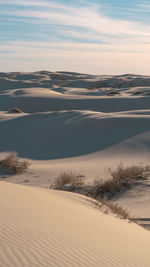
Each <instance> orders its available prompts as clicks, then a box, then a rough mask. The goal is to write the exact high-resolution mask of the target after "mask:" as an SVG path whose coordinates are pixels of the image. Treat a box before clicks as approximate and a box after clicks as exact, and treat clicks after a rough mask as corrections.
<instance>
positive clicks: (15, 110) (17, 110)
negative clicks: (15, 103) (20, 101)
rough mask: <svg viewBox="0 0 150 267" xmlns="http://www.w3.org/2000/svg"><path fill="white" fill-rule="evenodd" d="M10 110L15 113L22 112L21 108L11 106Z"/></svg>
mask: <svg viewBox="0 0 150 267" xmlns="http://www.w3.org/2000/svg"><path fill="white" fill-rule="evenodd" d="M11 112H15V113H22V110H21V109H19V108H12V109H11Z"/></svg>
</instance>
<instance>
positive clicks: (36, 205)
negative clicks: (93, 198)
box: [0, 182, 150, 267]
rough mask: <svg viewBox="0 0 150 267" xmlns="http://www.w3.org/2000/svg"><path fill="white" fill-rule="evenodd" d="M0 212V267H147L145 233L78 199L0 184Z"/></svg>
mask: <svg viewBox="0 0 150 267" xmlns="http://www.w3.org/2000/svg"><path fill="white" fill-rule="evenodd" d="M0 214H1V220H0V229H1V231H0V239H1V242H0V266H7V267H9V266H16V267H17V266H18V267H19V266H54V267H55V266H66V267H67V266H68V267H70V266H75V267H77V266H90V267H91V266H93V267H94V266H95V267H97V266H106V267H107V266H109V267H112V266H121V267H122V266H123V267H124V266H126V267H129V266H134V267H136V266H138V267H148V266H149V263H150V248H149V244H150V232H149V231H147V230H145V229H143V228H142V227H140V226H138V225H135V224H132V223H130V224H129V223H128V222H126V221H123V220H120V219H117V218H114V217H113V216H112V215H111V214H104V213H103V212H102V211H100V210H98V209H96V208H95V207H94V206H93V205H92V203H91V202H90V199H88V198H86V197H83V196H81V195H75V194H73V193H66V192H60V191H59V192H57V191H49V190H44V189H37V188H32V187H25V186H22V185H15V184H10V183H5V182H1V184H0Z"/></svg>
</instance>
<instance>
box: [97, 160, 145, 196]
mask: <svg viewBox="0 0 150 267" xmlns="http://www.w3.org/2000/svg"><path fill="white" fill-rule="evenodd" d="M149 172H150V167H149V166H145V167H143V166H136V165H135V166H130V167H123V166H122V165H121V164H120V165H119V166H118V168H117V169H116V170H115V171H112V170H111V169H109V174H110V176H111V179H109V180H107V181H104V180H101V179H99V180H95V181H94V186H93V194H94V195H95V197H98V196H100V197H104V196H107V197H109V198H110V197H112V196H113V195H114V194H115V193H116V192H120V191H121V189H122V188H130V187H131V185H132V183H133V182H134V181H137V180H139V179H146V178H147V176H148V175H149Z"/></svg>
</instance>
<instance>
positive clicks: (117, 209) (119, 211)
mask: <svg viewBox="0 0 150 267" xmlns="http://www.w3.org/2000/svg"><path fill="white" fill-rule="evenodd" d="M100 202H101V203H102V205H104V206H106V207H108V208H109V209H110V211H112V212H113V213H114V214H116V215H117V217H120V218H121V219H128V220H130V221H134V219H132V218H131V216H130V214H129V212H128V211H127V210H125V209H124V208H122V207H121V206H119V205H118V204H116V203H112V202H108V201H107V198H104V199H101V200H100Z"/></svg>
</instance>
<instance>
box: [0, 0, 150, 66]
mask: <svg viewBox="0 0 150 267" xmlns="http://www.w3.org/2000/svg"><path fill="white" fill-rule="evenodd" d="M80 2H82V5H81V4H80ZM77 3H78V4H77ZM83 3H84V1H77V2H76V4H74V5H73V4H70V5H69V4H68V5H67V4H65V3H64V4H62V3H59V2H57V1H40V0H39V1H34V0H31V1H28V0H27V1H25V0H11V1H10V0H5V1H4V0H0V7H1V8H0V14H1V15H2V16H3V20H5V17H6V21H7V23H6V25H9V24H8V18H9V19H10V21H13V22H14V21H15V20H16V21H17V25H18V26H17V29H19V31H18V32H14V33H15V34H16V36H18V40H19V41H17V42H16V41H15V39H13V35H11V36H12V37H11V39H10V40H9V44H8V43H7V40H5V38H3V39H2V42H1V45H0V51H1V54H2V53H3V58H4V57H5V58H7V60H8V56H7V54H8V55H9V58H11V59H13V58H15V57H16V58H18V60H19V57H20V58H22V60H25V58H30V59H32V60H34V61H35V62H37V61H38V59H39V61H40V60H41V59H42V57H43V59H44V61H46V60H47V61H48V60H50V57H53V58H54V55H55V58H56V61H57V60H58V56H57V55H58V54H59V56H60V55H61V53H64V54H65V56H66V57H67V58H68V54H69V59H70V61H71V58H72V60H74V59H75V58H74V55H76V57H77V53H78V55H79V54H80V56H81V58H82V59H83V58H85V57H87V56H89V58H90V60H91V59H92V56H91V55H92V54H93V63H91V64H94V60H96V58H101V59H104V55H105V57H106V58H107V60H108V56H106V55H107V53H109V55H110V58H112V59H113V60H114V58H115V57H116V58H117V59H118V60H119V59H120V58H122V56H121V53H123V54H124V55H129V54H130V55H131V54H132V55H133V56H134V58H139V54H144V56H145V55H146V54H147V55H149V52H150V48H149V43H150V23H149V24H148V23H147V24H144V23H143V22H141V21H136V22H135V21H133V20H131V19H129V18H124V19H123V18H119V17H115V16H108V15H106V14H105V12H103V11H104V10H103V9H104V4H105V3H103V4H101V5H98V4H93V5H91V4H89V3H88V1H87V2H86V5H84V4H83ZM140 6H141V8H143V9H144V8H145V9H146V6H145V5H144V4H143V6H142V4H139V7H140ZM136 8H137V5H136V6H135V9H136ZM147 8H148V7H147ZM149 8H150V6H149ZM130 10H131V8H130ZM18 21H20V24H21V26H20V28H19V24H18ZM3 25H4V21H3ZM33 26H34V30H33ZM23 28H27V29H28V31H27V32H26V41H25V40H24V38H22V37H21V36H22V33H21V30H23ZM30 28H31V29H30ZM29 31H30V34H29ZM0 33H1V36H2V33H3V34H4V31H3V32H2V30H0ZM35 33H36V36H37V40H36V42H35V41H33V40H32V38H31V36H32V34H33V35H35ZM5 34H6V33H5ZM41 36H43V37H41ZM1 38H2V37H1ZM41 40H42V41H41ZM66 52H68V54H67V53H66ZM46 55H47V56H46ZM61 58H62V56H61ZM123 58H124V56H123ZM63 60H64V62H65V59H64V58H63ZM70 61H69V62H70ZM119 62H120V61H119ZM107 63H108V65H109V64H110V63H109V62H107ZM115 64H116V62H115ZM55 65H57V63H56V62H55Z"/></svg>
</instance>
